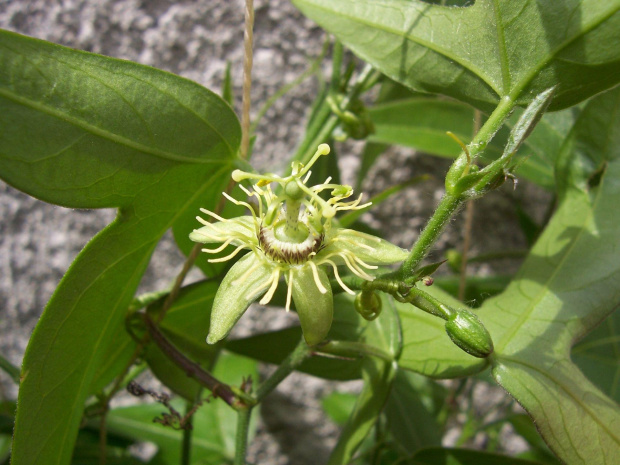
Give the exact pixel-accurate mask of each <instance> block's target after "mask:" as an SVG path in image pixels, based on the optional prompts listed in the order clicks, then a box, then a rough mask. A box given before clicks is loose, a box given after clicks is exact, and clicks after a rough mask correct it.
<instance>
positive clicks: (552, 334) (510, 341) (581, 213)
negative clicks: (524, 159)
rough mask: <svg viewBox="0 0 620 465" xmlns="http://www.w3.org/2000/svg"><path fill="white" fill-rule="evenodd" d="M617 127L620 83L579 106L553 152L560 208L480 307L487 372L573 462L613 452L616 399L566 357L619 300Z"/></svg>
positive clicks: (619, 417)
mask: <svg viewBox="0 0 620 465" xmlns="http://www.w3.org/2000/svg"><path fill="white" fill-rule="evenodd" d="M618 127H620V88H617V89H615V90H613V91H610V92H607V93H606V94H603V95H601V96H600V97H597V98H596V99H593V100H592V101H590V102H589V103H588V105H587V106H586V107H585V109H584V110H583V112H582V114H581V115H580V117H579V119H578V120H577V123H576V125H575V127H574V128H573V130H572V131H571V134H570V136H569V138H568V139H567V141H566V143H565V146H564V148H563V153H564V154H563V155H562V156H561V157H560V158H559V160H558V166H559V171H558V174H559V176H560V178H559V180H560V181H561V182H562V183H563V185H564V186H565V187H564V193H563V197H562V201H561V203H560V205H559V207H558V211H557V213H556V214H555V216H554V217H553V219H552V220H551V222H550V223H549V225H548V227H547V228H546V229H545V231H544V232H543V234H542V235H541V237H540V239H539V240H538V242H537V243H536V245H535V246H534V247H533V249H532V251H531V253H530V255H529V257H528V258H527V260H526V262H525V264H524V265H523V267H522V269H521V270H520V272H519V274H518V276H517V278H516V279H515V280H514V281H513V282H512V283H511V284H510V286H509V287H508V289H507V290H506V291H505V292H504V293H502V294H501V295H499V296H497V297H494V298H492V299H489V300H487V301H485V303H484V304H483V306H482V307H481V309H480V315H481V318H482V319H483V321H484V322H485V324H486V326H487V328H488V329H489V331H490V332H491V335H492V337H493V340H494V342H495V359H494V360H493V376H494V377H495V379H496V380H497V381H498V382H499V383H500V384H501V385H502V386H503V387H504V388H505V389H506V390H508V391H509V392H510V393H511V394H512V395H513V396H514V397H515V398H516V399H517V400H518V401H519V402H520V403H521V404H522V405H523V407H524V408H525V409H526V410H527V411H528V413H529V414H530V415H531V416H532V417H533V419H534V421H535V422H536V425H537V427H538V429H539V431H540V432H541V434H542V435H543V437H544V439H545V441H546V442H547V443H548V444H549V446H550V447H551V449H552V450H553V451H554V452H555V453H556V454H557V455H558V456H559V457H560V458H561V459H562V460H565V461H567V462H570V463H584V464H585V463H588V464H590V463H602V464H612V463H616V462H618V460H619V459H620V408H619V407H618V405H617V404H616V403H615V402H614V401H613V400H611V399H609V398H608V397H606V396H605V395H604V393H603V392H601V391H600V390H599V389H598V388H596V387H595V386H594V385H593V384H592V382H591V381H590V380H588V379H587V378H586V377H585V376H584V375H583V374H582V373H581V371H580V370H579V368H578V367H577V366H576V365H575V364H574V363H573V362H572V361H571V360H570V348H571V346H572V345H573V344H574V343H575V342H576V341H578V340H579V339H581V338H583V337H584V336H585V335H586V334H587V333H588V332H589V331H591V330H592V329H593V328H594V327H595V326H597V325H598V324H600V323H601V321H603V320H604V319H605V318H606V317H608V316H609V315H611V314H612V313H613V312H614V311H615V310H616V309H617V308H618V302H619V301H620V290H619V289H618V286H617V282H618V280H619V279H620V251H619V250H618V248H617V247H616V244H617V243H618V241H619V240H620V236H619V232H618V224H620V216H619V210H618V208H616V207H617V203H618V199H619V198H620V185H618V182H617V179H618V178H619V177H620V139H619V137H620V133H619V131H617V128H618ZM600 166H604V170H603V172H602V173H601V174H600V176H599V177H598V178H597V179H598V180H597V182H596V183H591V182H588V179H590V177H591V176H592V174H593V173H596V172H597V170H599V168H600Z"/></svg>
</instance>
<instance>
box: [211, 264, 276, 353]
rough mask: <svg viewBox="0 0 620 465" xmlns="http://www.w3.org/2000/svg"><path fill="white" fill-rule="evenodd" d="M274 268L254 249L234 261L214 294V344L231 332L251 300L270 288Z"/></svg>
mask: <svg viewBox="0 0 620 465" xmlns="http://www.w3.org/2000/svg"><path fill="white" fill-rule="evenodd" d="M271 272H272V269H271V267H270V266H268V264H267V263H265V262H263V261H262V260H261V259H260V258H259V257H258V255H257V254H255V253H254V252H250V253H248V254H247V255H245V256H244V257H243V258H241V259H240V260H239V261H238V262H237V263H235V264H234V265H233V267H232V268H231V269H230V270H229V271H228V273H226V276H225V277H224V279H223V280H222V283H221V284H220V287H219V288H218V290H217V293H216V294H215V299H214V301H213V310H212V311H211V326H210V328H209V335H208V336H207V343H209V344H215V343H216V342H218V341H220V340H221V339H224V338H225V337H226V336H227V335H228V333H229V332H230V330H231V329H232V327H233V326H234V325H235V323H237V321H238V320H239V318H241V315H243V314H244V313H245V311H246V310H247V309H248V307H249V306H250V304H251V303H252V302H254V301H255V300H256V299H257V298H258V297H260V296H261V295H263V294H264V293H265V292H266V291H267V289H268V288H269V286H270V284H271V279H270V278H271Z"/></svg>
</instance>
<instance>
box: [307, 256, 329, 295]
mask: <svg viewBox="0 0 620 465" xmlns="http://www.w3.org/2000/svg"><path fill="white" fill-rule="evenodd" d="M308 263H309V264H310V268H312V276H313V277H314V284H316V287H317V288H318V289H319V292H320V293H321V294H325V293H326V292H327V289H325V286H323V283H322V282H321V280H320V279H319V270H318V269H317V267H316V265H315V264H314V262H312V261H310V262H308Z"/></svg>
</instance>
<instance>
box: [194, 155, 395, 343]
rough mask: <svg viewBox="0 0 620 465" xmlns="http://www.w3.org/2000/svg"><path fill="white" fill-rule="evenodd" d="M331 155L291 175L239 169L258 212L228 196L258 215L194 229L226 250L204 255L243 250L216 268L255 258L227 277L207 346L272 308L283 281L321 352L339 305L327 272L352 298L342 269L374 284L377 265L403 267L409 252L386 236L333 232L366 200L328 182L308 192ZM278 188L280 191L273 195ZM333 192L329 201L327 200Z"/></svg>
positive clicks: (310, 339)
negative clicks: (315, 168) (336, 222)
mask: <svg viewBox="0 0 620 465" xmlns="http://www.w3.org/2000/svg"><path fill="white" fill-rule="evenodd" d="M329 151H330V149H329V146H328V145H327V144H321V145H320V146H319V147H318V150H317V152H316V153H315V155H314V157H313V158H312V160H311V161H310V163H309V164H308V165H307V166H303V165H302V164H301V163H293V170H292V174H291V175H290V176H286V177H280V176H277V175H272V174H269V175H258V174H253V173H246V172H243V171H240V170H235V171H234V172H233V173H232V177H233V180H234V181H236V182H241V181H243V180H246V179H249V180H252V181H256V182H255V184H254V185H253V186H252V187H251V190H248V189H246V188H244V187H243V186H241V185H240V187H241V188H242V189H243V190H244V191H245V193H246V194H247V195H248V196H249V197H255V198H256V199H257V203H258V206H257V207H254V206H252V205H250V204H249V203H247V202H243V201H238V200H236V199H234V198H232V197H231V196H229V195H228V194H226V193H224V196H226V198H227V199H228V200H230V201H231V202H233V203H235V204H237V205H243V206H245V207H247V208H248V209H249V211H250V213H251V216H241V217H238V218H232V219H226V218H222V217H220V216H218V215H216V214H215V213H213V212H210V211H208V210H204V209H202V210H201V211H202V212H203V213H205V214H206V215H208V216H210V217H211V218H213V219H214V220H216V221H215V222H213V223H211V222H209V221H207V220H205V219H203V218H200V217H198V218H197V219H198V221H200V222H201V223H202V224H203V225H204V226H203V227H201V228H199V229H196V230H194V231H193V232H192V233H191V234H190V239H191V240H193V241H195V242H200V243H204V244H210V243H220V244H221V245H220V246H219V247H217V248H213V249H208V248H205V249H203V251H204V252H207V253H218V252H221V251H222V250H224V249H225V248H226V247H227V246H228V245H232V246H235V249H234V251H233V252H232V253H230V254H229V255H227V256H225V257H222V258H216V259H211V260H210V261H211V262H222V261H226V260H230V259H232V258H233V257H235V256H236V255H237V254H238V253H239V252H241V251H242V250H244V249H248V250H249V251H250V252H249V253H248V254H246V255H245V256H244V257H242V258H241V259H240V260H239V261H238V262H237V263H235V264H234V265H233V266H232V268H231V269H230V270H229V271H228V273H227V274H226V276H225V277H224V279H223V281H222V283H221V285H220V287H219V289H218V291H217V294H216V296H215V300H214V302H213V309H212V314H211V327H210V329H209V335H208V337H207V342H208V343H210V344H213V343H216V342H217V341H219V340H221V339H223V338H224V337H226V335H227V334H228V333H229V332H230V330H231V329H232V327H233V326H234V325H235V323H236V322H237V320H238V319H239V318H240V317H241V315H243V313H244V312H245V311H246V309H247V308H248V306H249V305H250V304H251V303H252V302H254V301H255V300H257V299H259V298H261V297H262V298H261V299H260V301H259V303H260V304H262V305H266V304H268V303H269V302H270V301H271V299H272V298H273V295H274V293H275V291H276V289H277V287H278V285H279V282H280V280H281V278H284V280H285V281H286V284H287V294H286V310H287V311H288V310H289V309H290V305H291V300H292V301H293V302H294V303H295V308H296V309H297V313H298V315H299V320H300V322H301V327H302V330H303V333H304V337H305V339H306V342H307V343H308V344H309V345H315V344H318V343H319V342H321V341H323V340H324V339H325V337H326V336H327V333H328V331H329V328H330V326H331V323H332V316H333V299H332V290H331V286H330V280H329V278H328V275H327V272H326V268H327V269H331V270H332V271H333V275H334V278H335V279H336V281H337V282H338V283H339V285H340V286H341V287H342V289H344V290H345V291H346V292H348V293H350V294H354V292H353V291H352V290H351V289H349V288H348V287H347V286H346V285H345V283H344V282H343V281H342V279H341V277H340V274H339V267H346V268H347V269H348V270H349V271H350V272H351V273H353V274H355V275H356V276H358V277H360V278H362V279H365V280H372V279H374V278H373V276H372V275H371V274H370V273H371V272H372V270H374V269H376V268H377V265H387V264H391V263H396V262H399V261H402V260H403V259H405V258H406V257H407V251H405V250H403V249H401V248H399V247H396V246H395V245H393V244H391V243H389V242H387V241H384V240H383V239H380V238H378V237H375V236H372V235H369V234H364V233H361V232H358V231H354V230H351V229H341V228H337V227H334V226H333V225H332V219H333V218H334V217H335V215H336V214H337V213H338V212H339V211H345V210H355V209H360V208H364V207H366V206H368V205H369V204H364V205H360V203H361V195H360V197H359V198H357V199H356V200H353V201H346V200H345V199H348V198H349V197H350V196H351V195H352V194H353V189H352V188H351V187H350V186H345V185H340V184H331V183H330V179H327V180H326V181H325V182H324V183H322V184H319V185H316V186H312V187H308V186H306V182H307V181H308V179H309V177H310V171H309V169H310V167H311V166H312V165H313V164H314V163H315V162H316V160H317V159H318V158H319V157H320V156H321V155H327V154H328V153H329ZM272 183H277V184H279V186H280V189H277V190H275V192H274V190H272V188H271V184H272ZM324 191H328V192H329V194H330V195H329V198H328V199H327V200H325V199H324V198H323V197H321V196H320V194H321V193H322V192H324Z"/></svg>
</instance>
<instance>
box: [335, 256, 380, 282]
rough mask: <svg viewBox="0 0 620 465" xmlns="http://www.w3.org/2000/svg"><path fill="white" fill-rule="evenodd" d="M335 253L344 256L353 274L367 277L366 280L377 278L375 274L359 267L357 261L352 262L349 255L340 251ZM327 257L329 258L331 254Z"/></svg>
mask: <svg viewBox="0 0 620 465" xmlns="http://www.w3.org/2000/svg"><path fill="white" fill-rule="evenodd" d="M333 255H337V256H339V257H340V258H342V259H343V260H344V262H345V263H346V265H347V267H348V268H349V270H351V271H352V272H353V274H355V275H357V276H359V277H360V278H362V279H365V280H366V281H372V280H374V279H375V278H374V277H373V276H370V275H369V274H368V273H366V272H365V271H364V270H362V269H361V268H360V267H358V266H357V264H356V263H355V262H353V263H352V262H351V261H349V258H348V257H347V255H346V254H345V253H343V252H340V253H334V254H333ZM326 258H329V256H328V257H326Z"/></svg>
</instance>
